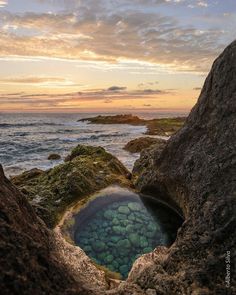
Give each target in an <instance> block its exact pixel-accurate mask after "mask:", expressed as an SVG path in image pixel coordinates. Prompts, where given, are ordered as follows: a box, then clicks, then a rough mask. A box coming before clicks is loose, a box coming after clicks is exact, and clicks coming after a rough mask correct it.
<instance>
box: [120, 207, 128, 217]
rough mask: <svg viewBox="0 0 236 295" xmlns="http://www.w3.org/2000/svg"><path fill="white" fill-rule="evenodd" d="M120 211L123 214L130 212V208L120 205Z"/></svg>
mask: <svg viewBox="0 0 236 295" xmlns="http://www.w3.org/2000/svg"><path fill="white" fill-rule="evenodd" d="M118 212H120V213H122V214H126V215H127V214H129V213H130V210H129V208H128V207H125V206H120V207H119V208H118Z"/></svg>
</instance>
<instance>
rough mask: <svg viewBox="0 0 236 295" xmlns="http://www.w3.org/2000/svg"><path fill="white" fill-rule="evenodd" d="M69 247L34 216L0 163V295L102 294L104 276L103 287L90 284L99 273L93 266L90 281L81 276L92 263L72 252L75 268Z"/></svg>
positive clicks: (101, 281)
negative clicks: (5, 174)
mask: <svg viewBox="0 0 236 295" xmlns="http://www.w3.org/2000/svg"><path fill="white" fill-rule="evenodd" d="M59 245H60V246H59ZM62 246H63V247H62ZM69 247H70V246H69ZM61 248H63V251H62V249H61ZM60 249H61V250H60ZM70 250H71V249H70V248H67V246H66V244H65V243H64V242H63V241H62V240H61V239H60V238H59V237H58V238H57V237H56V236H55V235H54V234H53V233H52V232H51V231H50V230H49V229H48V228H47V227H46V226H45V224H44V223H43V221H42V220H40V219H39V218H38V217H37V215H36V214H35V212H34V209H33V208H32V207H31V205H30V204H29V203H28V201H27V200H26V198H25V197H24V196H23V195H22V194H21V193H20V192H19V191H18V190H17V188H16V187H15V186H14V185H12V184H11V182H10V181H9V180H8V179H7V178H6V177H5V176H4V173H3V170H2V166H1V165H0V253H1V255H0V272H1V276H0V290H1V294H4V295H8V294H9V295H10V294H26V295H28V294H29V295H31V294H36V295H37V294H61V295H64V294H68V295H69V294H83V295H84V294H103V292H101V293H100V292H98V290H99V289H100V290H102V289H104V288H105V286H104V284H105V283H104V279H103V280H102V279H101V278H100V283H101V285H102V283H103V285H102V286H99V284H96V286H94V285H93V286H91V285H90V284H89V283H93V282H94V281H96V277H99V276H100V277H101V276H102V275H101V274H100V273H98V271H96V269H95V270H93V272H92V271H91V273H90V276H91V277H93V280H92V282H89V277H88V276H87V277H84V278H83V274H84V273H86V271H87V272H88V269H91V266H90V265H89V264H88V261H85V258H83V259H82V257H85V254H81V255H80V260H78V259H77V257H76V256H75V255H73V259H74V262H73V263H76V262H77V263H78V264H77V265H76V267H77V270H75V267H74V269H73V265H72V264H71V263H70V260H71V261H72V257H71V254H70V253H69V252H70ZM67 252H68V253H67ZM74 252H75V250H74ZM71 253H73V252H71ZM66 254H68V255H66ZM73 254H74V253H73ZM68 258H70V259H68ZM83 268H84V269H83ZM94 268H95V267H94ZM72 270H73V272H74V273H72ZM78 270H81V271H78ZM81 275H82V277H81ZM94 278H95V280H94ZM96 283H97V281H96ZM86 284H88V285H87V286H86ZM96 288H97V291H96V290H95V289H96Z"/></svg>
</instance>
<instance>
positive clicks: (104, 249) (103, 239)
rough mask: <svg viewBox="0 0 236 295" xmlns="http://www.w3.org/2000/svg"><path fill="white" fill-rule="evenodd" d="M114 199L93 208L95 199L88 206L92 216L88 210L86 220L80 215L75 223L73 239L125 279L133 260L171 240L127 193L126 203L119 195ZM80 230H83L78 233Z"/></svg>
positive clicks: (98, 261)
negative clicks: (80, 220) (81, 219)
mask: <svg viewBox="0 0 236 295" xmlns="http://www.w3.org/2000/svg"><path fill="white" fill-rule="evenodd" d="M106 195H107V199H109V200H110V199H111V198H112V195H109V194H108V193H107V194H106ZM135 196H136V195H135ZM102 199H103V200H104V197H103V198H102ZM114 199H115V202H110V203H108V204H107V205H104V201H103V204H102V205H101V207H99V206H98V207H96V206H95V208H93V207H92V204H93V202H95V201H96V200H98V202H97V203H96V204H99V198H98V199H95V200H94V201H92V202H91V203H90V205H91V208H93V211H95V214H91V212H90V211H89V210H88V212H90V213H89V214H88V218H87V219H86V214H83V220H84V221H83V223H82V224H79V223H78V228H77V231H76V233H75V235H74V236H75V238H76V241H75V242H76V244H77V245H79V246H80V247H81V248H82V249H84V250H85V251H86V253H87V255H89V256H90V257H92V258H94V259H96V261H97V263H98V264H100V265H103V266H105V267H107V268H108V269H110V270H111V271H114V272H119V273H120V274H121V275H122V277H123V278H126V277H127V275H128V272H129V270H130V269H131V267H132V263H133V262H134V261H135V260H136V258H137V257H139V256H140V255H142V254H144V253H149V252H151V251H152V250H153V249H154V248H155V247H156V246H158V245H161V244H163V245H167V242H168V243H169V241H171V239H170V240H169V241H168V240H167V239H166V235H167V236H168V234H166V233H163V232H162V231H161V230H160V228H161V227H160V225H159V221H158V218H156V219H155V218H154V217H153V212H152V211H151V212H150V211H149V210H148V209H146V207H145V206H144V204H143V203H142V202H141V201H140V200H139V199H138V198H137V197H135V198H133V199H132V200H130V192H129V193H128V195H127V200H126V199H125V198H124V197H122V198H121V196H120V195H116V197H115V198H114ZM117 200H118V201H117ZM152 207H153V206H152ZM84 210H85V209H84ZM79 216H80V213H79V214H78V217H79ZM160 222H161V221H160ZM76 226H77V225H76ZM80 229H83V230H82V231H81V232H80ZM168 237H169V236H168ZM162 242H163V243H162Z"/></svg>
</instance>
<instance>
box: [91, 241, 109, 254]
mask: <svg viewBox="0 0 236 295" xmlns="http://www.w3.org/2000/svg"><path fill="white" fill-rule="evenodd" d="M92 247H93V250H94V251H97V252H102V251H104V250H105V248H106V244H105V243H104V242H101V241H94V242H93V243H92Z"/></svg>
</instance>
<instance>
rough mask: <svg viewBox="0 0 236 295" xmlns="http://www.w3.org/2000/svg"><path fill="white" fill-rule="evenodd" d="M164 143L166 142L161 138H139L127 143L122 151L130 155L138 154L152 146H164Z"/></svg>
mask: <svg viewBox="0 0 236 295" xmlns="http://www.w3.org/2000/svg"><path fill="white" fill-rule="evenodd" d="M165 143H166V140H165V139H161V138H154V137H139V138H136V139H133V140H131V141H129V142H128V143H127V144H126V145H125V147H124V150H126V151H128V152H130V153H140V152H141V151H142V150H144V149H147V148H149V147H150V146H152V145H154V144H156V145H160V146H164V145H165Z"/></svg>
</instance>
